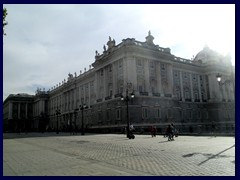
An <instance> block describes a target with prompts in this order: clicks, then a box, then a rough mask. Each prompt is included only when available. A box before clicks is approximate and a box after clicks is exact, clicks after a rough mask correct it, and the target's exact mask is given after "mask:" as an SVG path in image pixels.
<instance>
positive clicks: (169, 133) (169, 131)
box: [165, 123, 177, 141]
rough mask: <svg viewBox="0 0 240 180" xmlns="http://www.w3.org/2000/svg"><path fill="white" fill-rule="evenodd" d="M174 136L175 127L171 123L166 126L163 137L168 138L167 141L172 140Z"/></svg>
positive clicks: (175, 134)
mask: <svg viewBox="0 0 240 180" xmlns="http://www.w3.org/2000/svg"><path fill="white" fill-rule="evenodd" d="M174 136H175V137H177V129H176V128H175V127H174V125H173V123H172V124H169V125H168V126H167V128H166V132H165V137H167V138H168V141H174Z"/></svg>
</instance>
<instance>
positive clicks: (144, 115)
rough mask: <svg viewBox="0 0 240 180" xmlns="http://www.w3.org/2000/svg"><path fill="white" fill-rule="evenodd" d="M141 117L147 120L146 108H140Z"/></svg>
mask: <svg viewBox="0 0 240 180" xmlns="http://www.w3.org/2000/svg"><path fill="white" fill-rule="evenodd" d="M142 117H143V118H147V117H148V109H147V108H142Z"/></svg>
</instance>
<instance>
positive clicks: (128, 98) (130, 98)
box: [121, 88, 135, 139]
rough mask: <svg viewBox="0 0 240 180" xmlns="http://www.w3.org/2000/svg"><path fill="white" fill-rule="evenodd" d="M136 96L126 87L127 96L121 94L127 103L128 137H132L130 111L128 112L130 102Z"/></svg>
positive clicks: (122, 99)
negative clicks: (129, 92)
mask: <svg viewBox="0 0 240 180" xmlns="http://www.w3.org/2000/svg"><path fill="white" fill-rule="evenodd" d="M134 97H135V95H134V93H133V92H132V93H131V94H130V95H129V94H128V88H127V89H126V97H124V96H123V95H121V101H125V102H126V104H127V138H129V139H130V136H129V135H130V129H129V124H130V122H129V112H128V102H129V101H130V100H132V99H133V98H134Z"/></svg>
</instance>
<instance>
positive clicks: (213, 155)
mask: <svg viewBox="0 0 240 180" xmlns="http://www.w3.org/2000/svg"><path fill="white" fill-rule="evenodd" d="M233 147H235V144H234V145H232V146H231V147H229V148H227V149H225V150H223V151H221V152H219V153H217V154H209V153H190V154H185V155H183V156H182V157H184V158H188V157H192V156H195V155H198V154H200V155H203V156H205V157H207V159H206V160H204V161H202V162H201V163H199V164H198V166H201V165H202V164H204V163H206V162H207V161H209V160H211V159H214V158H226V157H230V156H227V155H221V154H222V153H224V152H225V151H228V150H229V149H231V148H233ZM234 163H235V161H234Z"/></svg>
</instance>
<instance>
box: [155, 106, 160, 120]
mask: <svg viewBox="0 0 240 180" xmlns="http://www.w3.org/2000/svg"><path fill="white" fill-rule="evenodd" d="M155 118H161V109H160V108H156V109H155Z"/></svg>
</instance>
